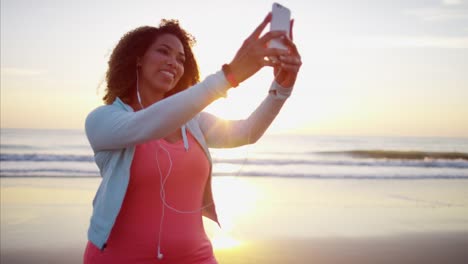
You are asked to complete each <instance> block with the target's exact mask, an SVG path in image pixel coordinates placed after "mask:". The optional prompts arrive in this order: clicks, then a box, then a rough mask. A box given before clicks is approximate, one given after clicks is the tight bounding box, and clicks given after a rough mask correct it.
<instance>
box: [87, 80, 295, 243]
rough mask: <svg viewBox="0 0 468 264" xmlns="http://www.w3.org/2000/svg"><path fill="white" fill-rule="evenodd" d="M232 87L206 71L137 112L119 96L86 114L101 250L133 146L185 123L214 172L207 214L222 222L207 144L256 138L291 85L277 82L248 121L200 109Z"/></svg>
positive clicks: (94, 232) (94, 238) (96, 239)
mask: <svg viewBox="0 0 468 264" xmlns="http://www.w3.org/2000/svg"><path fill="white" fill-rule="evenodd" d="M229 88H230V86H229V83H228V82H227V80H226V78H225V76H224V74H223V73H222V71H219V72H217V73H215V74H213V75H210V76H208V77H207V78H206V79H205V80H204V81H202V82H200V83H198V84H196V85H194V86H192V87H190V88H189V89H187V90H185V91H183V92H180V93H178V94H175V95H173V96H171V97H168V98H166V99H164V100H161V101H159V102H157V103H154V104H153V105H151V106H149V107H147V108H145V109H143V110H140V111H137V112H135V111H134V110H133V109H132V108H131V107H130V106H129V105H127V104H125V103H124V102H122V101H121V100H120V99H119V98H117V99H116V100H115V101H114V103H113V104H111V105H103V106H100V107H98V108H96V109H95V110H93V111H92V112H91V113H90V114H89V115H88V117H87V118H86V124H85V129H86V135H87V137H88V140H89V142H90V144H91V147H92V149H93V151H94V158H95V161H96V164H97V166H98V168H99V171H100V174H101V176H102V181H101V184H100V186H99V189H98V190H97V193H96V196H95V197H94V200H93V214H92V216H91V221H90V226H89V229H88V239H89V241H91V242H92V243H93V244H94V245H96V246H97V247H98V248H100V249H103V248H104V247H105V244H106V242H107V239H108V238H109V235H110V232H111V230H112V227H113V225H114V222H115V220H116V219H117V215H118V214H119V211H120V208H121V206H122V202H123V199H124V196H125V193H126V191H127V186H128V182H129V179H130V167H131V164H132V161H133V154H134V152H135V146H136V145H138V144H140V143H143V142H146V141H149V140H153V139H159V138H163V137H165V136H167V135H168V134H170V133H171V132H173V131H176V129H178V128H182V129H181V131H182V138H183V141H184V145H185V147H186V148H188V147H189V146H188V141H187V136H186V132H185V130H186V129H188V130H189V131H190V133H191V134H192V135H193V136H194V137H195V138H196V140H197V141H198V143H199V144H200V146H201V147H202V148H203V150H204V151H205V153H206V156H207V158H208V160H209V162H210V176H209V180H208V181H207V184H206V186H205V190H204V196H203V205H212V206H208V207H206V208H205V209H204V210H203V215H204V216H206V217H208V218H210V219H212V220H213V221H215V222H217V223H218V224H219V222H218V218H217V215H216V208H215V204H214V202H213V194H212V191H211V168H212V161H211V156H210V152H209V151H208V147H213V148H229V147H236V146H241V145H245V144H250V143H254V142H256V141H257V140H258V139H259V138H260V137H261V136H262V135H263V133H264V132H265V130H266V129H267V128H268V126H269V125H270V124H271V122H272V121H273V119H274V118H275V117H276V115H277V114H278V112H279V110H280V109H281V107H282V105H283V104H284V102H285V100H286V98H288V97H289V95H290V94H291V91H292V88H283V87H281V86H280V85H279V84H277V83H276V82H273V84H272V85H271V88H270V91H269V93H268V96H267V97H266V98H265V100H264V101H263V102H262V103H261V104H260V105H259V106H258V107H257V109H256V110H255V111H254V112H253V113H252V114H251V115H250V116H249V118H247V119H245V120H237V121H234V120H233V121H226V120H223V119H220V118H217V117H215V116H213V115H211V114H208V113H206V112H201V111H202V110H203V109H204V108H205V107H206V106H208V105H209V104H210V103H211V102H213V101H214V100H216V99H217V98H219V97H221V96H225V95H226V92H227V90H228V89H229Z"/></svg>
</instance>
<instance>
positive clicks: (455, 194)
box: [0, 177, 468, 264]
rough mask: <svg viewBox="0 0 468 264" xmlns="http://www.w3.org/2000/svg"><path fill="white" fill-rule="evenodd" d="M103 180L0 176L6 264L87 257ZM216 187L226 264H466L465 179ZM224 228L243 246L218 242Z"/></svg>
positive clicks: (219, 251) (220, 255)
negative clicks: (91, 220)
mask: <svg viewBox="0 0 468 264" xmlns="http://www.w3.org/2000/svg"><path fill="white" fill-rule="evenodd" d="M98 184H99V179H96V178H88V179H67V178H62V179H51V178H42V179H31V178H21V179H12V178H2V179H1V193H0V198H1V214H0V216H1V230H0V231H1V232H0V236H1V244H0V246H1V257H0V263H2V264H8V263H81V262H82V254H83V250H84V246H85V243H86V230H87V227H88V222H89V217H90V214H91V202H92V198H93V196H94V193H95V191H96V188H97V186H98ZM213 184H214V188H215V191H214V192H215V197H216V198H215V199H216V201H217V207H218V210H219V215H220V218H221V222H222V225H223V229H222V231H220V230H219V229H217V227H215V225H213V224H212V223H211V222H210V221H205V223H206V224H205V227H206V229H207V233H208V235H209V236H210V237H212V238H213V245H214V247H215V254H216V256H217V259H218V261H219V263H220V264H230V263H233V264H234V263H236V264H237V263H240V264H242V263H259V264H262V263H468V250H466V249H467V248H468V194H467V192H466V190H467V189H468V188H467V187H468V181H463V180H460V181H458V180H448V181H445V180H434V181H353V180H349V181H348V180H344V181H343V180H341V181H340V180H307V179H281V178H248V177H238V178H231V177H218V178H215V179H214V183H213ZM239 193H241V194H242V196H239V195H238V194H239ZM236 195H237V196H236ZM232 197H237V198H236V199H233V198H232ZM220 233H222V234H224V236H225V237H228V238H229V239H231V240H233V241H236V242H237V243H235V245H232V246H230V245H229V243H225V242H223V240H220V241H221V242H218V240H217V239H216V237H217V236H218V235H219V234H220ZM229 239H228V241H229Z"/></svg>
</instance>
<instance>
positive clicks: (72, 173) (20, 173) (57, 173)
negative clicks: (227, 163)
mask: <svg viewBox="0 0 468 264" xmlns="http://www.w3.org/2000/svg"><path fill="white" fill-rule="evenodd" d="M213 176H214V177H225V176H236V177H238V176H240V177H273V178H291V179H293V178H304V179H320V180H327V179H328V180H334V179H335V180H457V179H458V180H468V175H466V174H465V175H462V174H444V175H442V174H427V175H412V174H384V175H382V174H381V175H366V174H340V173H328V174H327V173H291V172H259V171H239V172H238V173H232V172H216V171H214V172H213ZM98 177H100V175H99V172H98V171H97V170H96V171H94V170H74V169H9V170H0V178H98Z"/></svg>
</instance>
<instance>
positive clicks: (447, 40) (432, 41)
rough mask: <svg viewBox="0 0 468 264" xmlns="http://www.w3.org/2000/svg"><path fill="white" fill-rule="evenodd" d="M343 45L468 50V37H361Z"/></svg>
mask: <svg viewBox="0 0 468 264" xmlns="http://www.w3.org/2000/svg"><path fill="white" fill-rule="evenodd" d="M345 43H348V45H349V46H350V47H352V48H443V49H468V37H440V36H430V35H429V36H362V37H351V39H349V40H346V41H345Z"/></svg>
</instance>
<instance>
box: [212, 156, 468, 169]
mask: <svg viewBox="0 0 468 264" xmlns="http://www.w3.org/2000/svg"><path fill="white" fill-rule="evenodd" d="M213 161H214V163H225V164H234V165H264V166H288V165H305V166H307V165H308V166H364V167H416V168H455V169H465V168H468V161H465V160H431V159H425V160H392V159H341V160H340V159H322V160H320V159H315V160H309V159H258V158H255V159H254V158H244V159H223V158H214V159H213Z"/></svg>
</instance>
